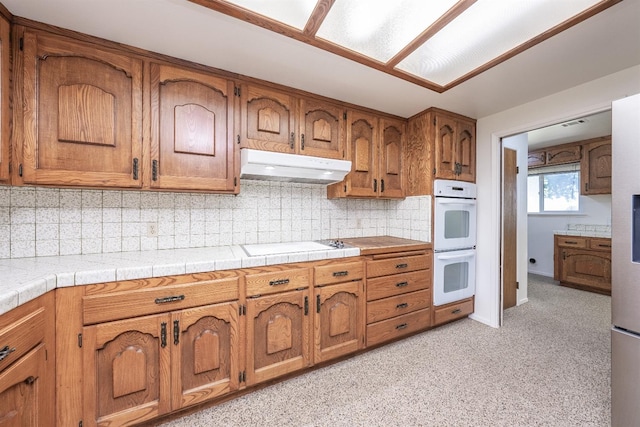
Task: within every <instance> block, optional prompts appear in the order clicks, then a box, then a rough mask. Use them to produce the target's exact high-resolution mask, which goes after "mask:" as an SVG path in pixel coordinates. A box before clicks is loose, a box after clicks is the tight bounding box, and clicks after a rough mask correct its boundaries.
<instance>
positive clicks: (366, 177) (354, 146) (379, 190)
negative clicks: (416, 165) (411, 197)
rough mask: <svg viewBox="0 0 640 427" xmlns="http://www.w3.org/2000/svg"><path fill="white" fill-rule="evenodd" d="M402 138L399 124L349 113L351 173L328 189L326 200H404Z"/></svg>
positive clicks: (401, 128) (403, 136) (354, 112)
mask: <svg viewBox="0 0 640 427" xmlns="http://www.w3.org/2000/svg"><path fill="white" fill-rule="evenodd" d="M405 134H406V125H405V122H404V121H402V120H393V119H387V118H380V117H377V116H375V115H373V114H369V113H365V112H360V111H354V110H350V111H348V112H347V156H346V158H347V159H348V160H351V172H349V174H347V176H346V178H345V179H344V181H342V182H340V183H336V184H332V185H330V186H328V187H327V195H328V197H329V198H337V197H367V198H403V197H404V196H405V193H404V178H403V174H404V172H403V168H404V144H405Z"/></svg>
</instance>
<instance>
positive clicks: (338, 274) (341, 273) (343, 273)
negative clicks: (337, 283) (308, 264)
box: [333, 271, 349, 277]
mask: <svg viewBox="0 0 640 427" xmlns="http://www.w3.org/2000/svg"><path fill="white" fill-rule="evenodd" d="M348 275H349V272H348V271H334V272H333V277H344V276H348Z"/></svg>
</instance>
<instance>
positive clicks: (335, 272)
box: [314, 261, 364, 286]
mask: <svg viewBox="0 0 640 427" xmlns="http://www.w3.org/2000/svg"><path fill="white" fill-rule="evenodd" d="M314 269H315V275H316V280H315V285H316V286H321V285H330V284H333V283H342V282H350V281H352V280H359V279H362V278H363V277H364V262H363V261H355V262H348V263H341V264H333V265H323V266H320V267H315V268H314Z"/></svg>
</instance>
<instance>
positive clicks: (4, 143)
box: [0, 15, 11, 183]
mask: <svg viewBox="0 0 640 427" xmlns="http://www.w3.org/2000/svg"><path fill="white" fill-rule="evenodd" d="M10 29H11V28H10V24H9V21H7V20H6V19H5V18H4V16H2V15H0V129H2V133H1V134H0V183H3V182H8V181H9V178H10V175H9V153H10V148H9V147H10V141H11V132H10V129H11V127H10V122H11V86H10V81H11V37H10Z"/></svg>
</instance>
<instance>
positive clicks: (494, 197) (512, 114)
mask: <svg viewBox="0 0 640 427" xmlns="http://www.w3.org/2000/svg"><path fill="white" fill-rule="evenodd" d="M636 93H640V66H635V67H631V68H628V69H626V70H623V71H620V72H618V73H614V74H611V75H608V76H605V77H602V78H600V79H597V80H593V81H591V82H588V83H585V84H582V85H580V86H576V87H574V88H571V89H568V90H565V91H562V92H558V93H556V94H554V95H551V96H548V97H544V98H541V99H538V100H536V101H533V102H530V103H527V104H523V105H520V106H518V107H515V108H512V109H509V110H506V111H503V112H500V113H497V114H493V115H491V116H487V117H482V118H480V119H479V120H478V122H477V165H478V168H477V184H478V225H479V227H478V245H477V250H478V252H477V253H478V261H477V271H476V300H475V302H476V304H475V312H474V314H473V315H472V318H473V319H475V320H478V321H480V322H483V323H486V324H487V325H490V326H494V327H498V326H499V324H500V303H499V295H500V270H499V262H500V210H501V206H500V187H501V177H500V158H501V153H500V138H502V137H505V136H509V135H516V134H519V133H522V132H525V131H528V130H531V129H535V128H539V127H544V126H548V125H551V124H555V123H558V122H561V121H564V120H569V119H572V118H575V117H580V116H584V115H587V114H592V113H595V112H598V111H604V110H606V109H609V108H610V107H611V101H613V100H615V99H620V98H624V97H625V96H628V95H633V94H636ZM519 256H521V254H519Z"/></svg>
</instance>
